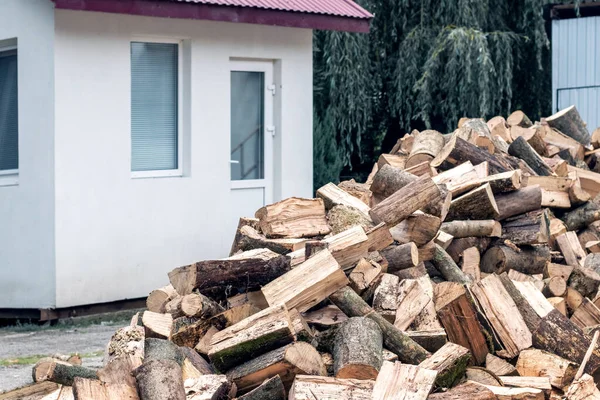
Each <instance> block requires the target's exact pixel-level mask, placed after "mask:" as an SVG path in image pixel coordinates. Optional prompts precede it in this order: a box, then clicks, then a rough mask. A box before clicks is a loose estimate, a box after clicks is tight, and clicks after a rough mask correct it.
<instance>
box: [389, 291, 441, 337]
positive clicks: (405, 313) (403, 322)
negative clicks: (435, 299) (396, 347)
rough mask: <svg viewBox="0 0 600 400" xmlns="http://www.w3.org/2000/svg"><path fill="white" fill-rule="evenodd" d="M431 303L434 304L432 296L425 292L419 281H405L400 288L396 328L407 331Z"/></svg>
mask: <svg viewBox="0 0 600 400" xmlns="http://www.w3.org/2000/svg"><path fill="white" fill-rule="evenodd" d="M429 303H432V300H431V296H429V295H428V294H427V293H426V292H425V290H424V289H423V287H422V286H421V285H420V284H419V282H418V281H416V280H414V279H405V280H403V281H402V282H401V283H400V285H399V286H398V296H397V309H396V318H395V320H394V326H395V327H396V328H398V329H400V330H401V331H405V330H407V329H408V327H409V326H410V325H411V324H412V323H413V321H414V320H415V318H417V316H419V314H421V312H422V311H423V310H424V309H425V307H426V306H427V305H428V304H429Z"/></svg>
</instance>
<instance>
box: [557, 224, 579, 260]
mask: <svg viewBox="0 0 600 400" xmlns="http://www.w3.org/2000/svg"><path fill="white" fill-rule="evenodd" d="M556 242H557V243H558V246H559V247H560V251H561V252H562V254H563V256H564V257H565V261H566V262H567V264H568V265H571V266H573V267H575V266H583V262H584V260H585V257H586V253H585V250H583V248H582V247H581V244H580V243H579V239H578V238H577V234H576V233H575V232H567V233H564V234H562V235H560V236H558V237H557V238H556Z"/></svg>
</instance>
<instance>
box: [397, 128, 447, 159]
mask: <svg viewBox="0 0 600 400" xmlns="http://www.w3.org/2000/svg"><path fill="white" fill-rule="evenodd" d="M444 144H445V143H444V137H443V136H442V134H441V133H439V132H438V131H434V130H424V131H421V132H419V134H418V135H416V136H415V139H414V141H413V145H412V149H411V151H410V154H409V156H408V159H407V160H406V168H410V167H412V166H414V165H417V164H420V163H422V162H427V163H429V162H431V160H433V159H434V158H435V156H437V155H438V153H439V152H440V151H441V150H442V148H443V147H444Z"/></svg>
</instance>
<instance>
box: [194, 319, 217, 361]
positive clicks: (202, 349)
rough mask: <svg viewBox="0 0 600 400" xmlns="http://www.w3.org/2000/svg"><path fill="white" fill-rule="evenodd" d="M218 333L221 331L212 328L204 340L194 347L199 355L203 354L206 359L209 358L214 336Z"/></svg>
mask: <svg viewBox="0 0 600 400" xmlns="http://www.w3.org/2000/svg"><path fill="white" fill-rule="evenodd" d="M218 331H219V330H218V329H217V328H215V327H214V326H213V327H210V328H209V329H208V331H206V334H204V336H203V337H202V339H200V341H199V342H198V344H197V345H196V347H194V350H196V351H197V352H198V354H202V355H203V356H204V357H206V358H208V351H209V350H210V341H211V339H212V337H213V336H214V334H215V333H217V332H218Z"/></svg>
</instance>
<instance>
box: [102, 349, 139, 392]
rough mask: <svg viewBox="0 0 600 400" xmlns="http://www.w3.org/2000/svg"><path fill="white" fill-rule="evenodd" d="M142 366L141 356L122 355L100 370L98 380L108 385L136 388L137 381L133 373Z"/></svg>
mask: <svg viewBox="0 0 600 400" xmlns="http://www.w3.org/2000/svg"><path fill="white" fill-rule="evenodd" d="M140 365H142V358H141V357H139V356H132V355H129V354H127V355H122V356H120V357H117V358H114V359H112V360H111V361H110V362H109V363H108V364H106V366H104V368H101V369H99V370H98V372H97V375H98V379H100V380H101V381H102V382H106V383H114V384H121V385H128V386H131V387H135V379H134V378H133V375H132V372H133V371H134V370H135V369H136V368H137V367H139V366H140Z"/></svg>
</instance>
